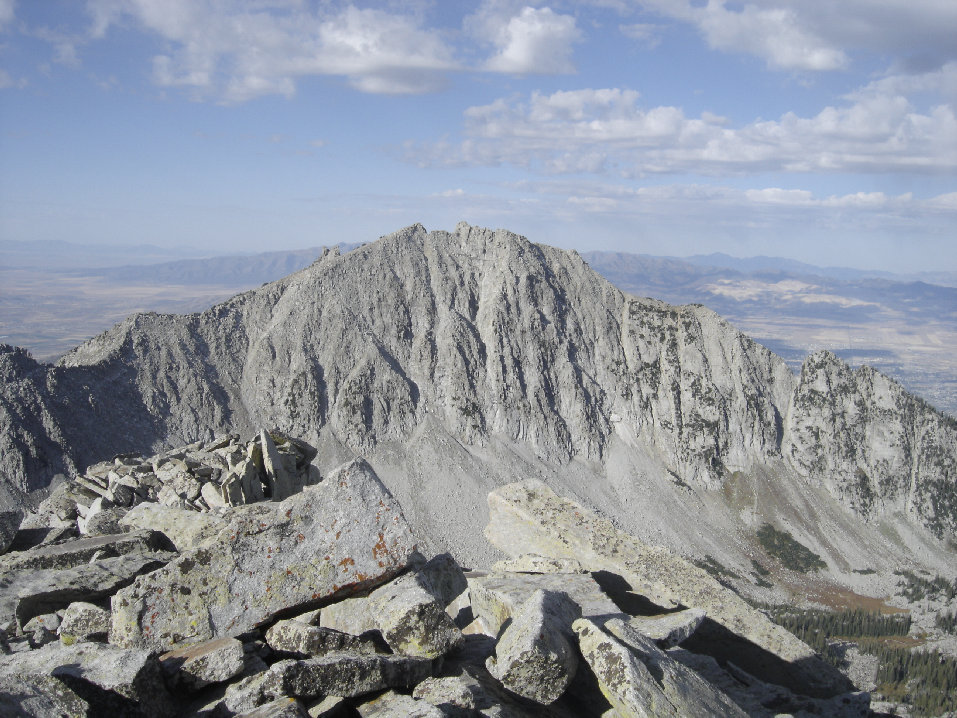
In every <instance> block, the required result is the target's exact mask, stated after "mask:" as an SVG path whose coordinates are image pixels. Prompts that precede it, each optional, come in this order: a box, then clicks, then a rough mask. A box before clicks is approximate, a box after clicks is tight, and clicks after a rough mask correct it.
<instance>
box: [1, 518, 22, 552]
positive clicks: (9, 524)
mask: <svg viewBox="0 0 957 718" xmlns="http://www.w3.org/2000/svg"><path fill="white" fill-rule="evenodd" d="M22 522H23V512H22V511H20V510H19V509H14V510H13V511H0V553H4V552H5V551H6V550H7V549H8V548H10V544H12V543H13V539H14V537H15V536H16V535H17V531H19V530H20V524H21V523H22Z"/></svg>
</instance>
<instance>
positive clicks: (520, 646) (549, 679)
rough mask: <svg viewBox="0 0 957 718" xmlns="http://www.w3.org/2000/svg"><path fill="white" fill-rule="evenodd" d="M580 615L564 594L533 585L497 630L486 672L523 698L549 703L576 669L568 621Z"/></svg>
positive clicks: (570, 628)
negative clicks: (535, 587) (503, 625)
mask: <svg viewBox="0 0 957 718" xmlns="http://www.w3.org/2000/svg"><path fill="white" fill-rule="evenodd" d="M580 615H581V608H579V607H578V606H577V605H576V604H575V603H574V602H573V601H572V600H571V599H570V598H569V597H568V595H567V594H564V593H558V592H554V591H543V590H541V589H539V590H537V591H535V593H533V594H532V595H531V596H530V597H529V598H528V600H526V601H525V602H524V603H523V604H522V605H521V606H519V608H518V610H517V611H516V612H515V613H514V615H513V616H512V620H511V622H510V623H509V624H508V626H507V627H506V628H505V630H504V631H502V634H501V636H499V639H498V643H497V644H496V646H495V657H494V658H489V659H488V662H487V663H486V665H487V667H488V671H489V673H491V674H492V675H493V676H494V677H495V678H497V679H498V680H499V681H501V683H502V685H503V686H505V687H506V688H508V689H509V690H510V691H512V692H513V693H516V694H518V695H520V696H522V697H523V698H528V699H529V700H533V701H535V702H536V703H541V704H543V705H548V704H549V703H554V702H555V701H556V700H558V699H559V698H560V697H561V695H562V693H564V692H565V689H566V688H568V685H569V684H570V683H571V681H572V679H573V678H574V677H575V671H576V670H578V651H577V650H576V648H575V645H574V638H573V636H574V632H573V631H572V623H573V622H574V621H575V619H577V618H578V617H579V616H580ZM570 639H571V640H570Z"/></svg>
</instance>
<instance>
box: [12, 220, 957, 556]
mask: <svg viewBox="0 0 957 718" xmlns="http://www.w3.org/2000/svg"><path fill="white" fill-rule="evenodd" d="M4 356H5V361H6V362H7V366H8V368H7V369H6V370H5V371H6V372H7V375H8V376H12V377H14V379H13V381H8V382H5V383H4V396H3V397H2V399H0V421H2V422H3V425H4V437H5V438H4V441H5V442H6V446H5V447H4V466H3V469H4V477H5V479H6V480H7V482H8V483H12V484H14V485H15V486H17V487H18V488H19V489H21V490H26V489H27V488H29V486H28V482H27V481H26V479H27V475H28V474H30V475H32V476H38V475H41V474H43V473H44V472H45V473H46V475H47V476H52V474H54V473H57V472H60V473H69V472H70V471H75V470H76V468H77V467H78V466H79V465H81V464H83V463H84V462H86V463H93V461H95V460H97V459H100V458H103V456H105V455H108V454H110V453H116V450H117V449H118V448H120V447H122V450H145V449H147V448H153V447H154V446H159V445H166V444H176V443H185V441H184V440H186V439H190V440H194V439H199V438H211V437H212V435H213V434H214V433H216V432H218V431H223V430H226V429H228V430H234V431H240V432H249V431H253V430H255V429H257V428H258V427H260V426H276V427H278V428H279V429H280V430H283V431H289V432H290V433H293V434H295V435H299V436H303V437H304V438H305V439H306V440H307V441H311V442H314V443H315V444H316V445H317V446H318V447H319V448H320V462H322V461H326V462H333V461H338V460H340V459H342V458H343V457H345V458H351V456H352V455H355V454H362V455H366V456H369V457H370V461H372V463H373V464H374V465H375V466H376V470H377V471H378V472H379V473H380V475H382V476H383V479H384V480H386V481H387V484H388V485H389V488H390V490H392V491H393V492H394V493H395V494H396V495H397V497H398V498H399V499H400V501H401V502H402V505H403V506H406V505H407V504H408V505H411V506H412V507H413V508H412V509H410V513H411V515H412V516H411V520H412V521H413V524H414V525H417V529H421V528H423V527H424V528H425V530H424V531H419V533H424V534H425V535H426V536H429V537H431V539H432V540H434V541H435V543H436V545H438V546H440V547H449V548H452V549H453V550H457V551H458V552H459V553H460V554H461V555H463V556H465V557H466V558H467V559H468V561H469V562H470V563H481V562H483V561H485V560H487V559H486V558H484V557H483V556H484V554H483V553H482V549H481V547H480V535H479V534H480V531H481V528H480V525H481V524H482V523H483V521H482V517H483V515H482V513H481V511H482V509H481V501H483V500H484V495H485V494H486V493H487V491H488V490H489V488H490V487H494V486H495V485H498V484H500V483H504V482H505V479H507V478H508V477H509V476H516V475H519V474H521V473H523V472H527V473H528V475H529V476H530V477H544V478H546V479H548V480H549V481H551V482H557V483H558V484H559V485H561V486H564V487H566V488H569V489H570V490H572V491H573V492H574V494H575V495H576V496H579V497H584V498H586V499H587V500H588V501H589V502H590V503H591V504H592V505H597V506H598V507H599V508H601V509H602V510H603V511H605V512H606V513H608V514H609V515H610V516H612V517H613V518H615V519H616V520H618V521H621V522H624V523H625V524H626V525H629V526H632V527H634V526H636V525H637V524H639V523H641V522H643V521H647V522H648V525H647V526H645V527H644V528H643V529H642V530H643V531H644V532H645V535H646V536H650V537H652V538H656V537H657V538H659V539H661V540H662V541H663V542H664V543H666V544H668V545H671V546H675V545H682V544H683V545H684V546H685V548H686V549H687V550H688V551H691V552H692V553H698V554H706V553H707V554H709V555H712V554H714V555H716V556H720V557H721V558H722V559H723V560H724V561H727V562H729V563H732V564H733V565H738V566H741V565H744V566H747V560H746V558H745V557H746V556H747V552H748V551H749V550H751V545H750V544H748V542H749V541H751V540H752V539H750V538H749V537H750V536H751V534H752V533H753V530H754V529H755V528H756V527H757V526H758V525H760V523H761V522H762V521H765V522H768V521H769V522H778V523H779V524H780V525H782V526H784V527H787V528H790V529H791V530H793V531H794V532H795V534H796V535H797V536H799V537H800V538H801V540H802V541H804V542H805V543H807V544H808V545H811V546H812V547H814V548H815V550H817V551H818V552H819V553H823V554H824V555H825V557H826V558H827V559H828V561H829V565H830V566H831V568H832V570H834V571H838V572H844V573H845V574H850V572H851V568H860V567H861V565H860V564H861V562H862V561H866V562H869V563H868V565H870V563H875V562H877V561H880V560H885V561H892V562H893V561H901V560H903V557H904V556H907V555H909V554H911V553H912V552H914V551H915V550H917V549H918V548H919V549H920V551H922V552H924V558H923V559H922V560H924V561H926V562H928V563H927V565H931V566H933V565H947V561H948V559H947V558H946V556H947V552H946V549H945V547H944V545H943V544H941V543H940V541H942V540H946V539H948V538H951V539H952V538H953V536H954V533H955V526H957V505H955V503H954V501H955V499H954V494H955V490H954V489H955V486H954V478H953V477H954V475H955V474H954V457H955V456H957V430H955V427H954V426H953V422H952V420H951V422H948V421H947V418H946V417H944V416H943V415H942V414H940V413H939V412H936V411H935V410H933V409H932V408H930V407H928V406H926V405H924V404H921V402H920V400H916V399H913V398H911V397H909V395H907V394H906V393H905V392H903V390H902V389H900V387H899V386H898V385H896V384H895V383H894V382H892V381H891V380H889V379H887V378H886V377H883V376H882V375H880V374H877V373H876V372H872V371H863V372H862V371H861V370H858V371H857V372H852V371H851V370H850V369H849V368H847V367H846V365H844V364H843V362H841V361H840V360H839V359H838V358H837V357H835V356H834V355H833V354H829V353H818V354H815V355H812V357H810V358H809V359H808V360H807V362H806V368H805V371H804V372H803V373H802V376H800V377H795V376H794V375H793V374H792V373H791V371H790V369H789V368H788V367H787V365H786V363H785V362H784V360H783V359H781V358H780V357H777V356H775V355H774V354H772V353H771V352H770V351H769V350H767V349H765V348H764V347H761V346H760V345H757V344H755V343H754V342H753V341H752V340H751V339H749V338H747V337H746V336H744V335H742V334H740V333H739V332H737V331H736V330H735V329H734V328H733V327H731V326H730V325H729V324H727V322H725V321H724V320H722V319H721V318H720V317H718V316H717V315H716V314H714V313H713V312H711V311H710V310H707V309H705V308H704V307H701V306H694V305H689V306H683V307H672V306H670V305H667V304H665V303H663V302H659V301H657V300H650V299H640V298H637V297H632V296H629V295H626V294H624V293H622V292H621V291H619V290H618V289H616V288H615V287H613V286H612V285H611V284H610V283H609V282H608V281H607V280H605V279H603V278H602V277H600V276H599V275H598V274H597V273H595V272H594V271H593V270H591V269H590V268H589V267H588V266H587V265H586V263H585V262H584V261H583V260H582V258H581V257H580V256H579V255H578V254H577V253H576V252H574V251H570V252H565V251H563V250H558V249H554V248H550V247H547V246H545V245H537V244H533V243H531V242H529V241H528V240H526V239H525V238H522V237H519V236H517V235H514V234H512V233H509V232H506V231H503V230H497V231H494V232H493V231H491V230H485V229H480V228H474V227H469V226H468V225H466V224H464V223H462V224H460V225H459V226H458V227H457V228H456V230H455V232H453V233H449V232H432V233H428V232H426V230H425V229H424V227H422V226H421V225H414V226H412V227H409V228H406V229H404V230H401V231H399V232H397V233H394V234H392V235H389V236H387V237H384V238H382V239H381V240H380V241H379V242H376V243H373V244H369V245H365V246H363V247H361V248H359V249H357V250H355V251H353V252H350V253H349V254H346V255H342V254H339V253H338V252H337V251H327V252H325V253H324V254H323V256H322V257H320V258H319V259H318V260H316V262H314V263H313V264H312V265H310V267H307V268H306V269H304V270H301V271H299V272H296V273H294V274H292V275H290V276H288V277H286V278H284V279H282V280H279V281H277V282H274V283H271V284H268V285H265V286H264V287H261V288H259V289H257V290H252V291H249V292H245V293H243V294H240V295H237V296H236V297H234V298H232V299H230V300H227V301H226V302H223V303H222V304H219V305H217V306H215V307H213V308H211V309H209V310H207V311H206V312H203V313H200V314H193V315H185V316H181V317H177V316H172V315H150V314H147V315H137V316H134V317H131V318H130V319H128V320H127V321H126V322H124V323H121V324H120V325H117V326H116V327H114V328H113V329H112V330H110V331H108V332H105V333H104V334H102V335H100V336H99V337H96V338H94V339H92V340H90V341H89V342H87V343H86V344H84V345H82V346H80V347H77V348H76V349H75V350H73V351H72V352H70V353H68V354H67V355H65V356H64V357H63V358H62V359H61V361H60V362H59V363H58V365H57V366H55V367H51V368H44V367H43V366H41V365H38V364H33V365H30V364H29V363H28V362H27V360H26V359H24V358H23V357H20V358H19V359H13V358H11V357H16V356H17V355H16V353H15V352H14V353H12V354H11V353H10V352H8V353H7V354H5V355H4ZM18 362H19V363H18ZM17 382H21V383H23V385H22V387H21V389H22V390H21V391H19V392H18V391H11V386H15V385H17ZM835 387H837V388H838V389H839V390H838V391H833V389H834V388H835ZM31 392H33V393H34V394H35V396H36V398H35V399H34V400H33V402H32V403H31V402H30V401H27V400H26V399H25V396H24V395H26V394H29V393H31ZM18 395H19V396H18ZM17 412H19V416H20V417H21V418H20V420H19V428H20V430H21V432H20V434H16V427H17V420H16V419H14V420H13V421H12V425H13V426H14V429H10V428H9V427H11V418H10V417H13V416H15V415H17ZM28 426H30V427H34V430H33V432H32V433H31V432H29V431H26V430H25V427H28ZM89 427H96V429H99V431H94V430H92V429H91V428H89ZM815 432H816V433H815ZM11 436H12V440H10V439H11ZM18 442H19V443H18ZM31 442H32V443H31ZM108 447H109V448H108ZM33 454H35V455H36V456H37V459H36V460H35V461H34V463H33V464H31V463H30V456H31V455H33ZM17 457H20V458H19V460H20V462H21V463H20V466H17V465H16V458H17ZM323 457H325V458H323ZM822 457H824V458H823V459H822ZM11 459H12V460H11ZM28 469H29V471H28ZM904 469H906V471H904ZM857 470H860V472H861V474H863V478H862V477H861V476H859V475H858V473H857ZM902 471H903V475H902V473H901V472H902ZM770 481H773V482H776V484H777V485H778V489H779V490H778V491H777V493H778V494H780V495H781V496H790V497H791V498H792V499H793V501H795V502H805V505H806V507H808V511H809V512H810V515H811V516H817V517H819V518H821V522H819V523H821V526H818V527H816V526H815V525H814V522H813V521H811V520H810V519H805V518H802V517H795V516H792V515H791V514H792V513H794V510H793V508H789V507H787V506H785V505H784V504H780V505H779V504H778V503H776V502H778V501H779V499H777V498H775V497H774V496H772V495H770V494H767V491H766V489H765V488H762V486H763V485H764V484H766V483H767V482H770ZM729 487H731V488H729ZM732 488H733V489H734V491H736V492H737V494H736V495H737V496H738V498H740V497H741V496H744V495H746V494H747V495H750V496H751V499H750V501H751V503H752V506H750V507H742V506H738V505H737V504H735V501H733V500H728V499H727V497H725V498H723V499H718V498H717V497H718V496H720V495H722V494H724V493H728V492H729V491H731V490H732ZM649 491H650V492H652V494H649V495H645V494H646V493H647V492H649ZM802 492H803V493H804V494H807V496H806V497H804V498H799V497H800V495H801V494H802ZM772 493H774V492H772ZM476 497H479V498H478V499H476ZM642 497H643V500H644V501H645V502H646V503H647V504H648V505H646V506H642V505H641V504H640V502H641V500H642ZM808 497H810V498H808ZM655 506H661V507H667V509H661V511H659V512H658V513H660V514H661V515H660V516H657V517H655V513H656V510H655V509H654V507H655ZM682 506H683V507H684V508H683V509H682ZM689 507H695V510H697V511H700V514H699V515H698V516H697V517H696V518H698V519H699V520H698V521H693V520H689V518H690V517H688V516H681V512H682V510H684V512H686V513H687V512H688V511H689ZM440 510H444V511H445V513H446V515H445V516H440V515H438V512H439V511H440ZM476 511H478V515H477V516H472V515H471V514H472V513H475V512H476ZM704 519H707V520H710V521H712V522H713V523H714V526H713V527H701V526H697V527H696V526H695V524H696V523H701V521H702V520H704ZM825 519H826V520H825ZM669 521H670V522H671V523H672V524H673V525H671V524H669ZM858 523H863V525H862V526H858V525H857V524H858ZM476 527H478V529H477V530H476ZM838 527H843V528H847V527H851V528H850V534H849V536H850V538H847V539H846V540H844V541H843V542H842V540H841V539H840V538H838V537H836V534H837V533H839V532H838ZM881 531H883V532H885V533H887V534H889V535H891V534H896V535H897V537H898V538H896V539H895V540H894V541H891V542H890V543H889V545H887V546H873V545H871V544H873V543H874V540H875V536H876V535H879V534H880V532H881ZM686 534H687V535H686ZM729 534H731V535H733V536H734V540H727V539H728V535H729ZM725 543H726V544H727V545H724V544H725ZM842 543H843V545H842ZM842 551H844V552H845V553H846V554H847V555H846V556H843V557H842V556H841V552H842ZM941 552H943V553H941Z"/></svg>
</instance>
